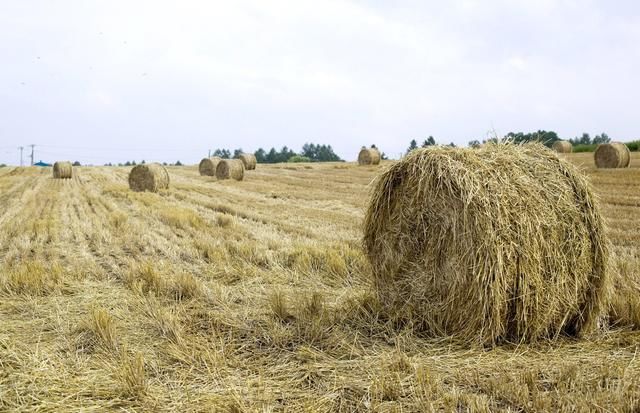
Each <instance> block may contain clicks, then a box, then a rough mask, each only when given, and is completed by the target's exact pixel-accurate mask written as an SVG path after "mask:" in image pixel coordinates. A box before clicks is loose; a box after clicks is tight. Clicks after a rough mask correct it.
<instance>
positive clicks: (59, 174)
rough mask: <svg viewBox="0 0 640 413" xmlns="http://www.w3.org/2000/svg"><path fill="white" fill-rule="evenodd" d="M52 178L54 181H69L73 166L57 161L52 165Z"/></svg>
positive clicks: (66, 162) (69, 163)
mask: <svg viewBox="0 0 640 413" xmlns="http://www.w3.org/2000/svg"><path fill="white" fill-rule="evenodd" d="M53 177H54V178H55V179H71V178H72V177H73V166H72V165H71V162H68V161H59V162H56V163H54V164H53Z"/></svg>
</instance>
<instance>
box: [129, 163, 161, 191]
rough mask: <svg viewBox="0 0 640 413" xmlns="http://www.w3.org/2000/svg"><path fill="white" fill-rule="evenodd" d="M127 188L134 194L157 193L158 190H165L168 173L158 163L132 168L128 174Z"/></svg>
mask: <svg viewBox="0 0 640 413" xmlns="http://www.w3.org/2000/svg"><path fill="white" fill-rule="evenodd" d="M129 188H131V189H132V190H133V191H136V192H142V191H150V192H157V191H158V190H160V189H167V188H169V172H167V168H165V167H164V166H162V165H160V164H158V163H151V164H145V165H137V166H134V167H133V169H131V172H129Z"/></svg>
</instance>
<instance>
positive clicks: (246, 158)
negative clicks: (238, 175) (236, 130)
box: [238, 153, 258, 171]
mask: <svg viewBox="0 0 640 413" xmlns="http://www.w3.org/2000/svg"><path fill="white" fill-rule="evenodd" d="M238 159H240V160H241V161H242V163H243V164H244V169H246V170H248V171H251V170H253V169H256V165H257V163H258V160H257V159H256V156H255V155H254V154H252V153H241V154H240V156H238Z"/></svg>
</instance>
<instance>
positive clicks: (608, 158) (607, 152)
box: [593, 142, 631, 168]
mask: <svg viewBox="0 0 640 413" xmlns="http://www.w3.org/2000/svg"><path fill="white" fill-rule="evenodd" d="M593 158H594V160H595V162H596V166H597V167H598V168H627V167H628V166H629V161H630V160H631V154H630V153H629V148H628V147H627V145H625V144H624V143H619V142H612V143H603V144H600V145H598V147H597V148H596V151H595V152H594V154H593Z"/></svg>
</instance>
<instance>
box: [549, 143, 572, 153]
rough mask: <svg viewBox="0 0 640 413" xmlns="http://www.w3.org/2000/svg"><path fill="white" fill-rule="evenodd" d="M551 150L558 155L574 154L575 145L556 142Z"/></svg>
mask: <svg viewBox="0 0 640 413" xmlns="http://www.w3.org/2000/svg"><path fill="white" fill-rule="evenodd" d="M551 149H553V150H554V151H556V152H558V153H571V152H573V145H572V144H571V142H569V141H555V142H553V145H551Z"/></svg>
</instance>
